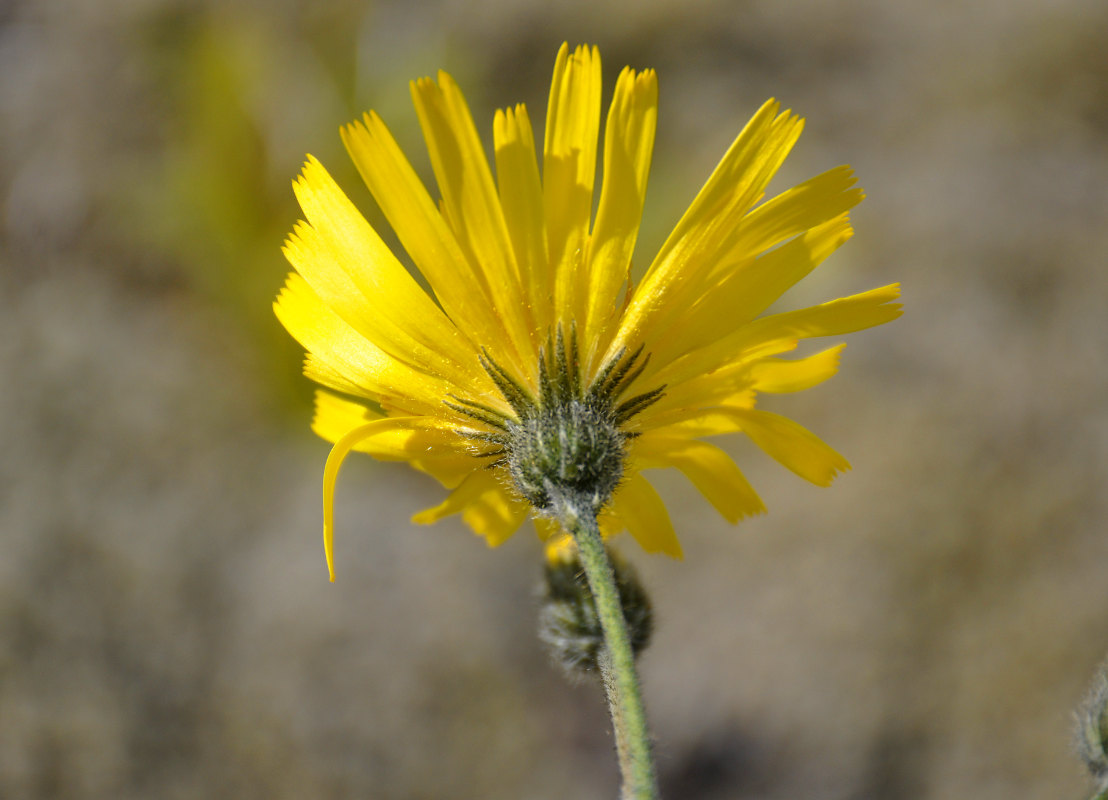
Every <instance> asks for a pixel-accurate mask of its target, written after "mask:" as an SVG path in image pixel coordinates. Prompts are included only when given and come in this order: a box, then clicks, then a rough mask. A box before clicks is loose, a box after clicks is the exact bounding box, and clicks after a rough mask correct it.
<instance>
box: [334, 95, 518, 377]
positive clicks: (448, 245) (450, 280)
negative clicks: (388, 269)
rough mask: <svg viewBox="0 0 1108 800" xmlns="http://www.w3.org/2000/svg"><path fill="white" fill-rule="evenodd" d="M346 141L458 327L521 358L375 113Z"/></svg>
mask: <svg viewBox="0 0 1108 800" xmlns="http://www.w3.org/2000/svg"><path fill="white" fill-rule="evenodd" d="M342 140H343V142H344V143H345V145H346V149H347V151H348V152H349V153H350V157H351V158H352V159H353V160H354V163H355V165H356V166H357V167H358V171H359V172H360V173H361V175H362V178H363V179H364V180H365V183H366V186H368V187H369V191H370V192H371V193H372V194H373V199H374V200H376V201H377V205H378V206H380V208H381V211H382V213H384V215H385V218H386V219H388V221H389V225H391V226H392V229H393V230H394V231H395V232H396V235H397V237H398V238H399V239H400V243H401V244H402V245H404V249H405V250H407V252H408V254H409V255H410V256H411V257H412V260H413V261H414V262H415V265H416V266H417V267H418V268H419V271H420V272H421V273H423V276H424V277H425V278H426V279H427V282H428V283H430V284H431V288H432V290H433V291H434V292H435V297H436V298H438V301H439V303H440V304H441V305H442V308H443V310H444V311H445V312H446V313H447V315H448V316H449V317H450V319H451V320H453V321H454V322H455V323H456V324H457V326H458V329H459V330H460V331H465V332H466V333H467V334H468V335H469V337H470V338H471V340H472V341H474V342H480V343H481V344H482V345H483V346H485V347H487V348H488V349H489V352H491V353H492V354H493V356H494V357H497V358H498V360H500V361H501V363H503V364H505V365H507V364H511V365H513V366H516V367H517V368H518V367H519V365H520V364H521V363H522V362H521V361H520V360H519V356H518V354H517V353H516V352H515V349H514V347H513V346H512V345H511V344H510V343H509V342H508V339H507V333H506V332H505V329H504V326H503V324H502V323H501V321H500V319H499V317H498V316H497V312H496V307H495V305H494V304H493V295H492V293H491V289H490V288H489V286H488V285H487V281H486V279H485V275H484V273H483V272H481V271H479V270H478V269H477V268H476V267H475V266H474V265H473V264H471V263H470V261H469V259H468V258H467V257H466V255H465V254H464V253H463V252H462V247H461V245H460V244H459V243H458V240H457V238H456V237H455V235H454V232H453V231H452V230H451V229H450V226H449V225H447V223H446V220H445V219H443V217H442V214H441V213H440V212H439V210H438V208H437V207H436V205H435V202H434V201H433V200H432V199H431V196H430V195H429V194H428V193H427V189H426V187H425V186H424V185H423V183H422V182H421V181H420V179H419V176H417V175H416V173H415V170H414V169H412V165H411V164H410V163H409V162H408V159H407V158H405V156H404V153H403V152H402V151H401V150H400V146H399V145H398V144H397V143H396V140H395V139H394V138H393V136H392V134H391V133H390V132H389V130H388V128H386V127H385V123H384V122H383V121H382V120H381V118H380V117H379V116H378V115H377V114H376V113H374V112H372V111H371V112H369V113H367V114H366V115H365V116H364V118H363V120H362V121H361V122H354V123H352V124H350V125H347V126H346V127H345V128H343V129H342Z"/></svg>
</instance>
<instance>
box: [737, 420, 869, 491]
mask: <svg viewBox="0 0 1108 800" xmlns="http://www.w3.org/2000/svg"><path fill="white" fill-rule="evenodd" d="M729 413H731V414H732V415H734V416H735V418H736V419H737V420H738V421H739V422H740V424H741V425H742V430H743V433H745V434H746V435H747V436H749V437H750V439H751V441H753V442H754V444H756V445H758V447H760V448H761V449H762V450H764V451H765V452H766V453H767V454H768V455H769V456H770V457H771V458H773V459H774V460H776V461H777V462H779V463H780V464H781V465H782V466H785V467H787V468H788V469H790V470H792V471H793V472H795V473H796V474H797V475H799V476H800V477H802V478H804V479H805V480H807V481H811V482H812V483H814V484H816V485H817V486H830V485H831V481H833V480H834V479H835V476H836V475H838V474H839V473H840V472H845V471H846V470H848V469H850V463H849V462H848V461H847V460H846V459H845V458H843V457H842V456H841V455H839V454H838V453H836V452H835V451H834V450H832V449H831V447H830V446H829V445H828V444H827V443H826V442H824V441H823V440H822V439H820V438H819V437H818V436H816V435H815V434H814V433H812V432H811V431H809V430H808V429H807V428H804V427H802V426H801V425H799V424H797V423H795V422H793V421H792V420H791V419H789V418H788V417H782V416H781V415H779V414H771V413H769V412H768V411H757V410H754V409H750V410H744V409H730V410H729Z"/></svg>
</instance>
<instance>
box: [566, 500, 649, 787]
mask: <svg viewBox="0 0 1108 800" xmlns="http://www.w3.org/2000/svg"><path fill="white" fill-rule="evenodd" d="M563 500H564V502H560V503H557V507H558V509H559V511H560V512H561V513H559V514H558V517H559V521H560V522H561V523H562V525H563V527H565V529H566V530H567V531H569V533H570V534H572V535H573V539H574V541H576V542H577V551H578V553H579V554H580V556H581V564H582V565H583V566H584V568H585V575H586V577H587V578H588V580H589V588H590V589H591V590H592V594H593V599H594V600H595V601H596V613H597V616H598V617H599V618H600V626H601V629H602V630H603V631H604V645H605V653H604V654H603V656H602V658H601V659H600V668H601V672H602V674H603V677H604V688H605V689H606V691H607V694H608V706H609V708H610V709H611V712H612V726H613V728H614V729H615V737H616V752H617V753H618V755H619V767H620V772H621V773H622V774H623V792H622V798H623V800H657V798H658V786H657V781H656V779H655V777H654V760H653V757H652V754H651V752H650V734H649V732H648V731H647V727H646V711H645V709H644V707H643V701H642V690H641V689H640V687H639V676H638V673H637V672H636V670H635V655H634V652H633V651H632V649H631V638H630V636H628V633H627V621H626V620H625V619H624V616H623V606H622V604H621V603H620V597H619V589H618V588H617V587H616V581H615V575H614V574H613V572H612V565H611V562H610V561H609V560H608V552H607V550H606V549H605V547H604V540H603V539H602V538H601V537H600V528H599V527H598V525H597V522H596V515H595V513H593V512H592V511H590V510H584V506H585V504H584V503H574V502H573V500H572V499H569V498H563Z"/></svg>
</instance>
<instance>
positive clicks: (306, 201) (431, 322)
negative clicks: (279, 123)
mask: <svg viewBox="0 0 1108 800" xmlns="http://www.w3.org/2000/svg"><path fill="white" fill-rule="evenodd" d="M293 188H294V190H295V192H296V196H297V198H298V199H299V200H300V204H301V207H302V208H303V209H304V213H305V215H306V216H307V217H308V221H309V222H310V223H311V224H310V225H306V224H300V225H297V226H296V228H295V229H294V231H293V233H292V234H290V236H289V238H288V240H287V241H286V243H285V248H284V252H285V256H286V257H287V258H288V260H289V262H290V263H291V264H292V265H293V266H294V267H296V270H297V271H298V272H299V273H300V274H301V275H302V276H303V277H304V279H305V280H306V281H307V282H308V284H309V285H310V286H311V287H312V289H313V290H314V291H315V292H316V294H317V295H318V296H319V298H320V299H321V300H322V301H323V302H324V303H326V304H327V305H328V306H330V307H331V308H332V309H334V310H335V312H336V313H338V315H339V316H341V317H342V318H343V319H344V320H345V321H347V322H348V323H350V325H351V326H352V327H354V328H355V329H356V330H357V331H358V332H359V333H361V334H362V335H363V336H365V337H366V338H367V339H369V340H370V341H372V342H373V343H374V344H376V345H377V346H378V347H380V348H381V349H382V350H385V351H386V352H388V353H389V354H390V355H392V356H393V357H394V358H396V359H397V360H399V361H402V362H404V363H406V364H409V365H411V366H412V367H413V368H415V369H418V370H421V371H423V372H428V373H431V374H437V375H442V376H444V377H448V378H449V379H451V380H452V382H454V383H455V385H457V386H459V387H461V388H463V390H467V391H468V390H472V389H473V388H474V385H475V383H476V384H479V383H482V382H483V381H482V378H483V375H482V373H481V370H480V369H479V366H478V364H477V360H476V351H475V349H474V348H473V347H472V345H469V343H468V342H467V341H466V340H465V338H464V337H463V336H462V335H461V334H460V333H459V331H458V329H457V328H456V327H455V326H454V324H453V323H451V322H450V320H449V319H447V318H446V316H445V315H444V314H443V313H442V311H441V310H440V309H439V307H438V306H436V305H435V303H434V301H433V300H431V298H430V297H429V296H428V295H427V293H426V292H425V291H423V289H422V288H420V286H419V284H417V283H416V282H415V280H414V279H413V278H412V276H411V275H410V274H409V273H408V271H407V270H406V269H405V268H404V267H403V265H402V264H401V263H400V262H399V261H398V260H397V259H396V257H395V256H394V255H393V254H392V251H390V250H389V249H388V247H387V246H386V245H385V243H384V242H383V241H381V238H380V237H379V236H378V235H377V233H376V232H375V231H374V230H373V228H372V227H371V226H370V224H369V223H368V222H366V220H365V218H364V217H363V216H362V215H361V213H360V212H359V211H358V210H357V209H356V208H355V207H354V204H353V203H351V202H350V200H349V199H348V198H347V197H346V195H345V194H344V193H343V191H342V190H341V189H340V188H339V187H338V184H336V183H335V182H334V180H333V179H332V178H331V176H330V175H329V174H328V173H327V171H326V170H325V169H324V168H323V166H322V165H321V164H320V163H319V162H318V161H316V160H315V159H314V158H311V157H309V160H308V162H307V163H306V164H305V166H304V170H303V173H302V174H301V176H300V178H299V179H298V180H297V181H295V182H294V183H293Z"/></svg>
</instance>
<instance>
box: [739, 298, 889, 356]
mask: <svg viewBox="0 0 1108 800" xmlns="http://www.w3.org/2000/svg"><path fill="white" fill-rule="evenodd" d="M898 297H900V284H898V283H893V284H890V285H888V286H882V287H880V288H877V289H870V290H869V291H868V292H861V293H859V294H852V295H850V296H849V297H840V298H839V299H838V300H831V301H829V302H827V303H820V304H819V305H818V306H811V307H809V308H801V309H799V310H797V311H786V312H784V313H782V314H773V315H772V316H768V317H762V318H761V319H756V320H754V322H752V323H750V324H749V325H747V326H746V327H745V328H743V329H742V330H741V331H739V332H738V335H737V336H736V337H734V341H733V342H732V345H733V344H735V343H736V342H740V341H741V342H755V341H762V340H768V339H776V338H780V337H782V336H792V337H796V338H798V339H810V338H815V337H819V336H840V335H842V334H844V333H853V332H854V331H860V330H864V329H865V328H872V327H873V326H875V325H882V324H884V323H886V322H890V321H892V320H894V319H896V318H897V317H899V316H900V314H901V310H902V308H901V305H900V303H896V302H893V301H895V300H896V299H897V298H898ZM729 338H730V337H729Z"/></svg>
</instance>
